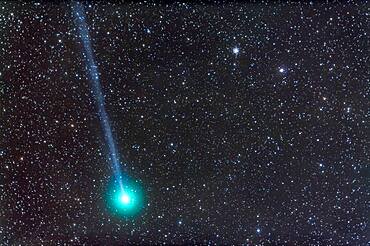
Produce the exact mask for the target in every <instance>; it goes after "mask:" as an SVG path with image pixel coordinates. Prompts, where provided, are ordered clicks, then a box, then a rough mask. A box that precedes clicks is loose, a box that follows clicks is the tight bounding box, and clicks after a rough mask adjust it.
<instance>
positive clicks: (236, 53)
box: [233, 47, 240, 55]
mask: <svg viewBox="0 0 370 246" xmlns="http://www.w3.org/2000/svg"><path fill="white" fill-rule="evenodd" d="M239 51H240V50H239V48H238V47H234V48H233V53H234V54H235V55H238V54H239Z"/></svg>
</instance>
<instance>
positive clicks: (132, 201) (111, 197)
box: [106, 178, 145, 218]
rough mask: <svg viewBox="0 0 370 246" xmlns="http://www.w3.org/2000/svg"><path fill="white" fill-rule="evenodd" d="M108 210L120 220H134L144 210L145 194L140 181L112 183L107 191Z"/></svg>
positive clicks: (127, 180)
mask: <svg viewBox="0 0 370 246" xmlns="http://www.w3.org/2000/svg"><path fill="white" fill-rule="evenodd" d="M106 198H107V204H108V209H109V211H110V212H111V213H113V214H114V215H115V216H117V217H120V218H132V217H134V216H136V215H138V214H139V213H140V212H141V210H142V209H143V208H144V204H145V202H144V192H143V189H142V188H141V185H140V183H139V182H138V181H132V180H129V179H127V178H126V179H123V180H122V187H121V185H120V184H119V182H117V181H113V182H111V184H110V185H109V186H108V190H107V196H106Z"/></svg>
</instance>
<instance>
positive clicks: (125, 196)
mask: <svg viewBox="0 0 370 246" xmlns="http://www.w3.org/2000/svg"><path fill="white" fill-rule="evenodd" d="M120 200H121V203H122V204H125V205H128V204H130V202H131V197H130V196H129V195H128V194H126V193H124V194H122V195H121V197H120Z"/></svg>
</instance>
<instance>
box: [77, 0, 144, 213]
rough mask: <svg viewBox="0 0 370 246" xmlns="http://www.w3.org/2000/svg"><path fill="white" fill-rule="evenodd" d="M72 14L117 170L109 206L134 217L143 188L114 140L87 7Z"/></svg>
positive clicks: (110, 153) (110, 155) (102, 126)
mask: <svg viewBox="0 0 370 246" xmlns="http://www.w3.org/2000/svg"><path fill="white" fill-rule="evenodd" d="M72 12H73V17H74V22H75V25H76V27H77V31H78V36H79V38H80V39H81V41H82V45H83V52H82V55H83V57H84V60H85V63H86V71H87V75H88V79H89V81H90V83H91V87H92V92H93V97H94V99H95V100H94V101H95V104H96V108H97V111H98V115H99V119H100V123H101V128H102V131H103V134H104V139H105V142H106V144H107V147H108V150H107V151H108V153H109V156H108V160H109V162H110V163H111V166H112V170H113V177H114V181H113V182H112V185H109V189H108V192H107V194H108V196H107V198H108V204H109V207H111V208H112V209H113V211H114V212H115V213H117V214H119V215H121V216H129V215H133V214H135V213H136V212H137V211H139V210H140V208H141V207H142V203H143V202H142V201H143V199H142V197H143V195H142V189H141V188H140V186H139V185H138V182H137V181H132V180H131V179H130V178H129V177H128V176H127V174H124V173H123V172H122V170H121V163H120V159H119V155H118V152H117V146H116V144H115V141H114V138H113V133H112V127H111V123H110V120H109V117H108V113H107V110H106V108H105V100H104V94H103V90H102V87H101V83H100V77H99V71H98V67H97V65H96V62H95V58H94V52H93V49H92V43H91V38H90V34H89V30H88V24H87V21H86V14H85V9H84V6H83V4H82V3H80V2H73V3H72Z"/></svg>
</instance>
